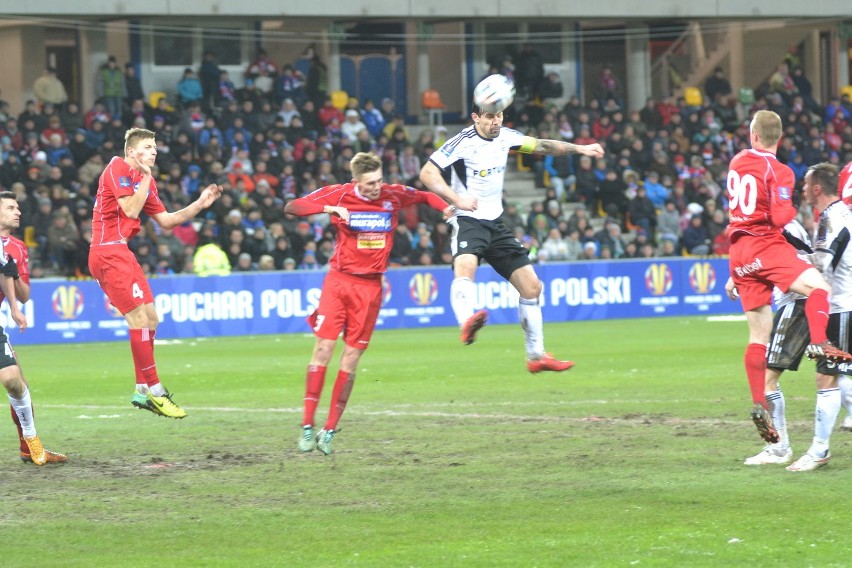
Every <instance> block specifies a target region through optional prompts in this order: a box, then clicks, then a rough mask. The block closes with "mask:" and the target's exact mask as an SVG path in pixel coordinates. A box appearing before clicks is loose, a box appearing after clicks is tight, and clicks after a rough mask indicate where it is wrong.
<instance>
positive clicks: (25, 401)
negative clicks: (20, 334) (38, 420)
mask: <svg viewBox="0 0 852 568" xmlns="http://www.w3.org/2000/svg"><path fill="white" fill-rule="evenodd" d="M0 383H3V386H4V387H5V388H6V393H7V394H8V396H9V404H11V406H12V410H13V411H14V413H15V415H16V416H17V418H18V419H17V420H16V422H15V423H16V424H18V425H19V426H20V429H21V430H20V432H21V436H22V437H23V439H24V442H25V443H26V446H27V452H28V454H29V456H30V460H31V461H32V462H33V463H34V464H36V465H44V464H45V463H46V462H47V456H46V455H45V451H44V447H43V446H42V445H41V440H39V438H38V435H37V434H36V428H35V419H34V417H33V405H32V399H31V398H30V391H29V389H28V388H27V384H26V383H25V382H24V380H23V378H22V377H21V370H20V368H19V367H18V366H17V365H15V364H12V365H9V366H7V367H4V368H3V369H0Z"/></svg>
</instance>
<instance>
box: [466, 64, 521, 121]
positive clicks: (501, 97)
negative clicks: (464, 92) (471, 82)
mask: <svg viewBox="0 0 852 568" xmlns="http://www.w3.org/2000/svg"><path fill="white" fill-rule="evenodd" d="M514 100H515V83H514V82H513V81H512V80H511V79H509V78H508V77H506V76H505V75H499V74H494V75H489V76H488V77H486V78H485V79H483V80H482V81H480V82H479V84H478V85H477V86H476V88H475V89H474V90H473V103H474V104H475V105H476V106H477V108H480V109H482V111H483V112H493V113H495V114H496V113H498V112H502V111H503V110H505V109H506V108H508V107H509V105H511V104H512V101H514Z"/></svg>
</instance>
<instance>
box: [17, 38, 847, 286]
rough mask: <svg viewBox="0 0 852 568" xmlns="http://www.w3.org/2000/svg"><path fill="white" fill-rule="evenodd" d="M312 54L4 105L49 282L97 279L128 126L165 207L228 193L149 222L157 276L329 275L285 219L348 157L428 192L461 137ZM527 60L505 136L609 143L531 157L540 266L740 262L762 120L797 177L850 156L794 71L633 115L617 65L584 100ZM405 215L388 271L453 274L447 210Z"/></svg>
mask: <svg viewBox="0 0 852 568" xmlns="http://www.w3.org/2000/svg"><path fill="white" fill-rule="evenodd" d="M524 53H526V52H523V53H522V55H523V54H524ZM307 55H308V58H309V60H310V70H309V72H308V74H307V76H306V75H303V74H302V73H300V72H298V71H296V70H295V68H294V66H293V65H282V66H279V65H277V64H276V63H275V62H274V61H272V60H271V59H270V58H269V57H268V55H267V54H266V53H265V51H263V50H260V51H259V52H258V54H257V58H256V59H255V60H254V61H252V62H251V64H250V65H249V66H248V68H247V69H246V70H245V77H244V78H243V80H242V81H240V82H241V83H243V84H244V86H242V87H239V88H238V87H236V86H235V83H234V82H233V80H232V79H231V78H230V77H229V74H228V72H227V71H223V70H221V69H220V68H219V67H218V65H217V63H216V60H215V56H214V55H213V54H211V53H207V54H205V56H204V60H203V61H202V62H201V64H200V65H199V67H198V69H197V70H196V69H193V68H187V69H185V71H184V72H183V74H182V76H181V77H180V79H179V80H178V81H177V82H176V85H175V93H176V96H175V98H174V100H169V98H167V97H160V98H159V99H158V100H156V101H150V100H149V97H148V95H149V93H146V91H145V89H144V88H143V86H142V84H141V82H140V81H139V79H138V77H137V76H136V71H135V67H134V66H133V65H132V64H130V63H128V64H126V65H125V66H124V68H123V70H122V69H121V68H120V67H119V66H118V64H117V62H116V60H115V58H113V57H110V59H109V61H108V62H107V63H106V64H105V65H104V66H103V68H102V69H101V70H100V71H99V73H98V77H97V89H98V94H99V98H98V99H97V101H96V102H95V103H94V105H93V106H92V107H91V108H87V109H82V108H80V106H79V104H77V103H76V102H74V101H70V100H68V98H67V95H66V94H65V90H64V87H63V86H62V83H61V82H60V81H59V80H58V79H57V78H56V72H55V70H54V69H50V68H48V69H46V70H45V73H44V75H43V76H42V77H39V79H38V80H37V81H36V84H34V86H33V92H34V93H35V94H36V96H37V98H36V99H35V100H29V101H27V102H26V104H25V106H24V110H23V112H21V113H20V114H18V115H17V116H14V115H13V114H11V112H10V108H11V106H10V105H9V103H8V102H5V101H0V144H2V148H0V151H2V165H0V186H2V188H3V189H8V190H11V191H14V192H15V193H16V194H17V196H18V201H19V203H20V209H21V231H20V235H19V236H21V237H22V238H25V241H26V242H27V244H28V245H29V246H30V248H31V263H32V272H33V276H34V277H40V276H53V275H59V276H77V277H86V276H88V266H87V258H88V249H89V247H88V244H89V242H90V240H91V216H92V205H93V198H94V195H95V193H96V191H97V183H98V178H99V175H100V173H101V172H102V171H103V169H104V167H105V165H106V164H107V163H108V162H109V160H110V159H111V158H112V157H113V156H116V155H122V152H123V142H124V139H123V137H124V133H125V131H126V130H127V129H128V128H131V127H144V128H148V129H150V130H153V131H154V132H156V134H157V147H158V157H157V166H156V171H155V172H154V174H155V178H156V179H157V184H158V188H159V192H160V196H161V198H162V200H163V201H164V202H165V203H166V206H167V207H168V208H169V209H176V208H180V207H183V206H185V205H186V204H187V203H189V202H191V201H192V200H194V199H195V198H196V197H197V196H198V192H199V191H200V190H201V188H203V187H205V186H206V185H208V184H210V183H215V184H221V185H222V186H223V187H224V188H225V192H224V195H223V196H222V198H221V199H220V200H219V201H217V202H216V204H215V205H214V206H213V207H212V208H211V209H210V210H208V211H206V212H205V213H204V214H203V216H201V217H199V218H197V219H195V220H194V221H192V222H188V223H185V224H184V225H182V226H180V227H177V228H175V229H173V230H163V229H161V228H159V227H158V226H157V225H156V224H155V223H152V222H151V221H148V222H147V223H146V224H145V229H144V230H143V231H142V232H141V233H140V235H139V236H138V237H136V238H135V239H134V240H133V241H132V242H131V243H130V246H131V248H132V249H133V251H134V252H135V254H136V256H137V258H138V259H139V261H140V264H141V265H142V266H143V268H144V269H145V270H146V271H147V272H148V273H149V274H150V275H152V276H153V275H157V274H178V273H196V274H200V275H207V274H223V273H228V272H230V271H254V270H296V269H303V270H321V269H323V267H324V265H325V264H326V263H327V261H328V259H329V256H330V255H331V252H332V249H333V242H334V239H333V236H334V234H333V228H331V227H330V225H329V223H328V218H327V217H325V216H323V215H315V216H312V217H310V218H307V219H302V218H297V217H295V216H292V215H288V214H286V213H285V212H284V205H285V203H286V202H287V201H289V200H291V199H294V198H296V197H300V196H303V195H306V194H307V193H310V192H311V191H313V190H315V189H317V188H319V187H322V186H325V185H330V184H334V183H338V182H347V181H349V180H351V178H352V175H351V172H349V171H348V167H349V160H350V159H351V158H352V156H353V155H354V154H355V153H356V152H360V151H370V152H374V153H376V154H378V155H379V156H381V157H382V159H383V161H384V166H385V171H384V177H385V180H386V181H387V182H388V183H404V184H408V185H412V186H414V187H418V188H422V184H421V182H420V180H419V178H418V174H419V171H420V168H421V165H422V164H423V163H425V162H426V161H427V160H428V159H429V156H430V155H431V153H432V152H433V151H434V150H435V149H436V148H438V147H440V145H441V144H442V143H443V142H444V141H445V140H446V137H447V135H448V133H447V130H446V128H444V127H438V128H436V129H435V130H434V131H433V130H432V129H429V128H425V129H422V130H420V133H419V135H417V136H412V133H411V130H412V128H411V127H410V126H409V125H406V124H405V120H404V117H403V116H401V115H400V114H398V113H397V112H396V111H395V109H394V103H393V101H392V100H390V99H384V100H382V101H378V104H376V101H370V100H365V101H363V102H361V101H358V100H356V99H354V98H350V99H349V101H348V103H347V104H346V107H345V108H342V109H341V108H337V107H335V106H334V105H333V104H332V99H331V97H330V96H329V95H328V93H326V87H325V85H326V78H325V73H326V70H325V66H324V64H323V63H322V62H321V61H320V60H319V58H318V57H317V56H316V55H315V54H313V53H312V52H309V53H308V54H307ZM530 62H532V63H530ZM518 64H519V65H518V68H515V67H513V66H512V65H511V63H510V62H507V61H504V62H503V66H502V67H495V68H493V69H492V71H496V72H501V73H505V74H509V75H512V74H515V77H514V78H515V79H516V81H517V82H518V86H519V93H518V97H517V99H516V102H515V106H514V107H513V108H512V109H510V110H509V111H507V113H506V114H507V117H506V119H507V123H506V124H507V125H508V126H511V127H513V128H515V129H518V130H520V131H522V132H524V133H527V134H529V135H532V136H536V137H541V138H552V139H557V140H560V139H561V140H567V141H571V142H574V143H578V144H588V143H591V142H594V141H597V142H600V143H601V144H602V145H604V147H605V148H606V151H607V155H606V157H605V158H602V159H598V160H596V161H593V160H592V159H591V158H589V157H585V156H582V157H578V156H556V157H551V156H548V157H546V158H536V157H534V156H529V155H524V156H521V157H519V158H518V160H517V164H518V167H519V169H521V170H525V171H529V172H532V173H533V176H532V177H534V179H535V183H536V185H537V186H539V187H541V188H542V194H543V198H542V199H540V200H536V201H534V202H532V203H531V204H530V206H529V210H526V208H524V207H522V206H520V204H518V203H515V202H512V201H511V199H507V200H506V203H505V213H504V216H503V220H504V222H505V224H506V225H507V226H509V227H510V228H511V229H512V230H513V231H514V232H515V233H516V235H517V237H518V239H519V240H521V242H523V243H524V244H525V245H526V246H528V247H529V249H530V255H531V258H532V259H533V260H534V261H536V262H550V261H563V260H586V259H597V258H604V259H607V258H647V257H659V256H680V255H684V254H689V255H706V254H726V253H727V250H728V242H727V239H726V238H725V234H724V229H725V226H726V223H727V202H726V192H725V191H724V187H725V185H726V175H727V166H728V162H729V161H730V159H731V158H732V157H733V156H734V155H735V154H736V153H737V152H739V151H740V150H742V149H745V148H747V147H748V145H749V140H748V121H749V118H750V116H751V114H752V113H753V112H755V111H756V110H759V109H771V110H774V111H776V112H778V113H779V114H780V115H781V116H782V118H783V120H784V127H785V130H784V138H783V142H782V145H781V147H780V148H779V158H780V159H781V161H782V162H785V163H787V164H788V165H790V167H791V168H793V170H794V172H795V173H796V176H797V180H799V181H801V179H802V177H803V176H804V174H805V171H806V169H807V167H808V166H809V165H811V164H815V163H817V162H821V161H828V162H831V163H835V164H838V165H842V164H843V163H845V162H846V161H849V160H852V103H850V101H849V100H848V98H843V99H842V100H841V99H840V98H832V99H831V100H829V101H828V102H827V104H825V105H822V104H820V103H819V102H818V101H816V100H814V98H813V96H812V92H811V86H810V83H809V82H808V80H807V78H806V77H805V76H804V74H803V73H802V69H801V67H798V66H793V67H792V70H791V71H790V70H788V69H790V66H789V65H788V64H787V63H782V64H781V65H779V68H778V71H776V73H775V74H773V75H772V77H771V78H770V79H769V80H768V81H767V82H766V84H765V85H763V86H762V87H761V88H759V89H757V90H756V91H754V92H752V91H751V90H748V89H743V90H741V91H740V92H739V93H734V92H732V90H731V86H730V83H729V82H728V81H727V79H726V78H725V77H724V73H723V72H722V71H721V70H717V72H716V73H715V74H714V75H713V76H712V77H710V79H708V81H707V83H706V84H705V85H704V89H703V96H701V97H700V99H701V100H700V101H687V100H686V99H685V98H680V99H678V100H674V99H672V98H666V99H664V100H654V99H648V101H647V103H646V104H645V106H644V107H643V108H641V109H635V110H628V109H625V108H623V101H624V100H625V98H624V94H623V92H622V91H621V89H620V88H619V80H618V78H616V77H615V76H614V75H613V74H612V70H611V69H609V68H605V69H604V71H603V72H602V74H601V84H600V86H599V87H598V88H596V89H594V90H593V92H594V94H593V96H590V97H589V99H588V101H587V102H586V103H583V102H582V101H581V99H580V98H579V97H578V96H576V95H574V96H570V97H563V89H562V85H561V83H560V79H559V76H558V74H555V73H549V74H544V73H543V72H541V73H539V72H538V71H536V70H535V69H534V70H533V71H530V70H528V69H526V66H529V65H532V66H533V67H535V68H537V67H538V65H540V61H536V59H535V57H534V54H533V56H530V55H529V54H526V56H525V57H524V59H523V61H519V62H518ZM149 103H152V104H149ZM152 105H153V106H152ZM513 162H514V160H513ZM400 219H401V223H400V225H399V227H398V229H397V234H396V238H395V241H394V246H393V252H392V254H391V263H392V264H391V265H392V266H403V265H429V264H448V263H450V262H451V254H450V248H449V240H450V239H449V233H448V230H447V229H448V227H447V225H446V224H445V223H443V222H442V221H441V217H440V214H436V213H435V212H434V211H432V210H430V209H429V208H428V207H411V208H407V209H406V210H403V211H402V212H401V215H400Z"/></svg>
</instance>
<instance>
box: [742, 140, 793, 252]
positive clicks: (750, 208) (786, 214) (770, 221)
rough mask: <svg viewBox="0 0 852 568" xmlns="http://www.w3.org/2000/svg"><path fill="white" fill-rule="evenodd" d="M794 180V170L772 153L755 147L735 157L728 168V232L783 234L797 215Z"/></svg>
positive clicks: (754, 234)
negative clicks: (794, 204)
mask: <svg viewBox="0 0 852 568" xmlns="http://www.w3.org/2000/svg"><path fill="white" fill-rule="evenodd" d="M795 183H796V178H795V176H794V175H793V170H791V169H790V168H788V167H787V166H785V165H784V164H782V163H781V162H779V161H778V159H777V158H776V157H775V154H773V153H771V152H765V151H758V150H754V149H752V150H743V151H742V152H740V153H739V154H737V155H736V156H734V159H733V160H731V164H730V166H729V168H728V204H729V205H728V207H729V210H728V219H729V223H728V228H727V230H726V232H727V235H728V236H729V237H731V238H732V239H733V238H735V237H736V236H737V235H738V234H743V233H745V234H748V235H753V236H762V235H769V234H775V233H778V234H780V233H781V230H782V229H783V228H784V225H786V224H787V223H789V222H790V221H791V220H792V219H793V218H794V217H795V216H796V208H795V207H793V199H792V198H793V186H794V185H795Z"/></svg>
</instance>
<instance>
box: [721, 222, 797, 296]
mask: <svg viewBox="0 0 852 568" xmlns="http://www.w3.org/2000/svg"><path fill="white" fill-rule="evenodd" d="M729 262H730V267H731V277H732V278H733V280H734V284H735V285H736V287H737V291H738V292H739V293H740V302H742V305H743V310H745V311H749V310H753V309H755V308H759V307H760V306H767V305H770V304H771V303H772V288H773V287H775V286H778V288H780V289H781V291H782V292H786V291H787V290H789V289H790V286H791V285H792V284H793V282H795V280H796V278H798V277H799V275H800V274H801V273H802V272H804V271H805V270H807V269H808V268H813V266H812V265H811V264H808V263H807V262H805V261H804V260H802V259H801V258H799V257H798V255H797V254H796V249H795V248H793V245H791V244H790V243H788V242H787V240H786V239H784V236H783V235H781V234H780V233H778V234H776V235H768V236H762V237H752V236H750V235H742V236H740V237H739V238H738V239H737V240H736V241H735V242H734V243H733V244H732V245H731V250H730V259H729Z"/></svg>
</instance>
